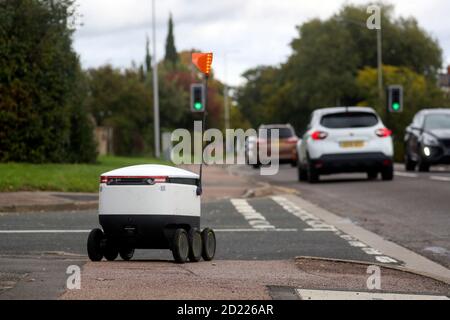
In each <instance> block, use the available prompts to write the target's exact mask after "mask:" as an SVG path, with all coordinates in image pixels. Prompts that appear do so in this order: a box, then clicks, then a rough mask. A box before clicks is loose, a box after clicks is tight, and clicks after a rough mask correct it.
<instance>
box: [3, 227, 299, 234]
mask: <svg viewBox="0 0 450 320" xmlns="http://www.w3.org/2000/svg"><path fill="white" fill-rule="evenodd" d="M214 231H215V232H216V233H228V232H229V233H233V232H298V229H294V228H291V229H289V228H286V229H282V228H281V229H267V228H266V229H262V228H259V229H256V228H253V229H214ZM89 232H91V231H90V230H0V234H75V233H79V234H87V233H89Z"/></svg>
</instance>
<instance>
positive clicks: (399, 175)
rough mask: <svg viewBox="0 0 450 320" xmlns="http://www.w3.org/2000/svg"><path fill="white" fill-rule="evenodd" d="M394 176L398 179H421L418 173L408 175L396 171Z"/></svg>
mask: <svg viewBox="0 0 450 320" xmlns="http://www.w3.org/2000/svg"><path fill="white" fill-rule="evenodd" d="M394 174H395V175H396V176H397V177H405V178H418V177H419V175H418V174H417V173H408V172H400V171H395V173H394Z"/></svg>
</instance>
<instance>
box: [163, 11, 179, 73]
mask: <svg viewBox="0 0 450 320" xmlns="http://www.w3.org/2000/svg"><path fill="white" fill-rule="evenodd" d="M168 29H169V30H168V33H167V39H166V55H165V58H164V60H165V61H166V62H168V63H169V64H171V65H172V66H175V65H176V64H177V62H178V53H177V49H176V47H175V37H174V35H173V20H172V14H170V15H169V26H168Z"/></svg>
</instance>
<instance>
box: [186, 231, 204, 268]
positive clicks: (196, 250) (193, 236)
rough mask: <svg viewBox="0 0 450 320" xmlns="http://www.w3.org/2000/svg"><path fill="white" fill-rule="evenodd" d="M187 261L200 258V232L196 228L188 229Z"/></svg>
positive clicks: (201, 247)
mask: <svg viewBox="0 0 450 320" xmlns="http://www.w3.org/2000/svg"><path fill="white" fill-rule="evenodd" d="M188 236H189V237H188V238H189V261H191V262H199V261H200V260H201V259H202V250H203V246H202V244H203V243H202V234H201V233H200V231H198V230H197V229H194V228H192V229H191V230H190V231H189V235H188Z"/></svg>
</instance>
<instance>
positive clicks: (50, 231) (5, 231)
mask: <svg viewBox="0 0 450 320" xmlns="http://www.w3.org/2000/svg"><path fill="white" fill-rule="evenodd" d="M89 232H90V230H0V234H45V233H49V234H52V233H89Z"/></svg>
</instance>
